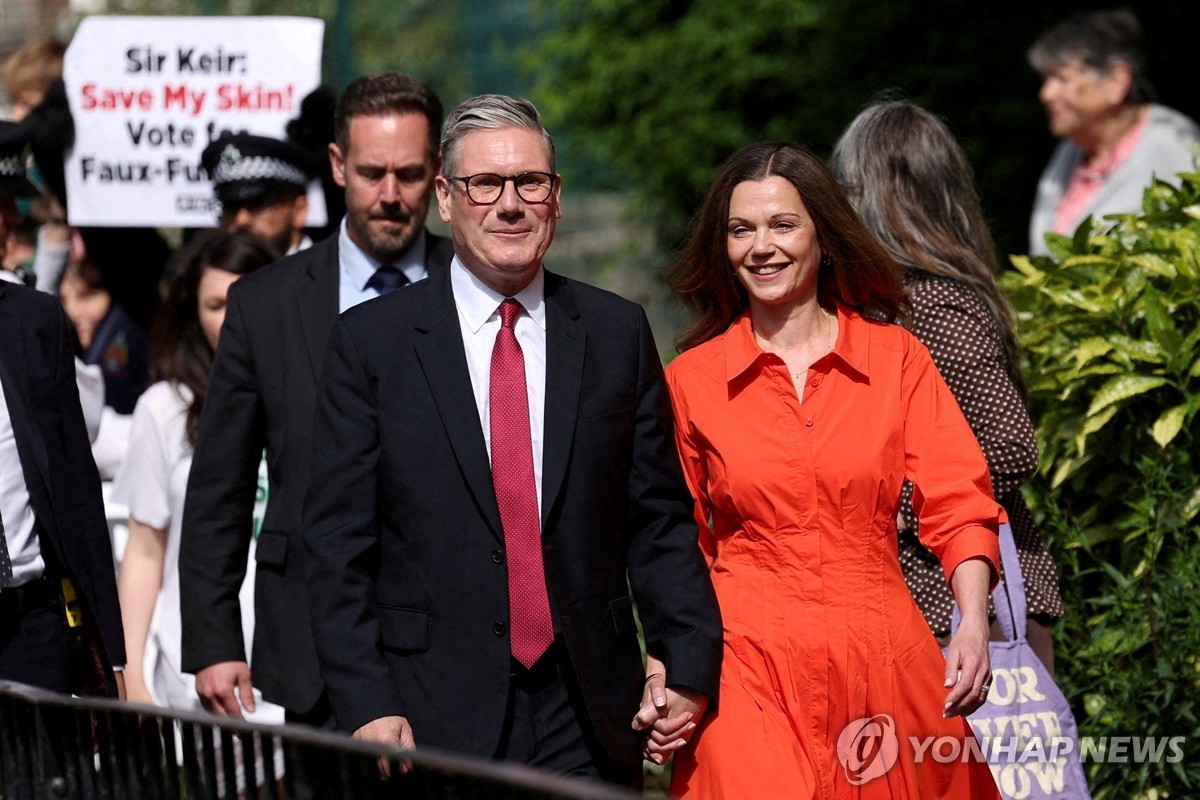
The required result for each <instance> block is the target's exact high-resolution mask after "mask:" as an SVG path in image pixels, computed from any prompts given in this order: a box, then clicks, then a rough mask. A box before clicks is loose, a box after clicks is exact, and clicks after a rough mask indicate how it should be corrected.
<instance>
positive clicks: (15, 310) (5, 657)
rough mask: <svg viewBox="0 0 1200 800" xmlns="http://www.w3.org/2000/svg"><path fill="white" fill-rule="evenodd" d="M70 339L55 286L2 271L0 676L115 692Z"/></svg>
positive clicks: (117, 646)
mask: <svg viewBox="0 0 1200 800" xmlns="http://www.w3.org/2000/svg"><path fill="white" fill-rule="evenodd" d="M71 341H72V333H71V325H70V323H69V322H68V321H67V319H66V316H65V315H64V314H63V310H62V306H61V305H60V304H59V302H58V299H57V298H55V297H52V296H50V295H46V294H42V293H40V292H37V291H34V290H33V289H29V288H26V287H24V286H19V285H15V284H12V283H9V282H7V281H5V282H0V395H2V397H3V399H2V401H0V522H2V524H3V530H2V531H0V679H6V680H14V681H19V682H21V683H27V684H32V685H34V686H40V687H43V688H46V689H51V690H53V691H57V692H63V693H73V692H79V691H84V690H87V691H95V692H99V693H107V694H109V695H112V696H120V697H124V694H125V692H124V683H123V682H122V680H121V676H120V673H119V672H117V673H115V674H114V672H113V667H114V666H116V667H123V666H124V664H125V636H124V632H123V630H122V627H121V609H120V606H119V605H118V602H117V586H116V574H115V571H114V569H113V555H112V547H111V544H110V541H109V536H108V523H107V522H106V520H105V517H104V503H103V500H102V499H101V495H100V476H99V474H98V473H97V472H96V464H95V462H94V461H93V460H92V451H91V445H90V444H89V442H88V435H87V429H86V426H85V425H84V421H83V412H82V411H81V410H80V406H79V393H78V390H77V389H76V386H75V360H74V357H73V355H72V350H71ZM66 581H69V585H68V584H67V583H66ZM93 656H95V657H96V660H98V662H99V663H98V664H95V663H94V659H93ZM94 667H99V668H100V670H99V671H98V672H96V673H95V674H93V668H94Z"/></svg>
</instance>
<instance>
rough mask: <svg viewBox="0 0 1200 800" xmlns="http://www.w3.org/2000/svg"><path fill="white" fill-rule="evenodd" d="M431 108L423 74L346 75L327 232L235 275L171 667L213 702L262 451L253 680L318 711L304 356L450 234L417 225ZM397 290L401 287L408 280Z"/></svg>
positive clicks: (199, 457) (243, 682)
mask: <svg viewBox="0 0 1200 800" xmlns="http://www.w3.org/2000/svg"><path fill="white" fill-rule="evenodd" d="M441 116H442V109H441V104H440V102H439V101H438V99H437V96H436V95H435V94H434V93H433V91H432V90H430V89H429V87H427V86H425V85H424V84H423V83H421V82H420V81H418V80H416V79H414V78H411V77H409V76H407V75H403V74H400V73H395V72H391V73H381V74H378V75H372V76H368V77H365V78H360V79H359V80H357V81H355V82H353V83H351V84H350V86H348V87H347V88H346V91H345V92H344V93H343V95H342V97H341V100H340V101H339V104H338V110H337V115H336V141H335V142H334V143H332V144H330V146H329V153H330V160H331V163H332V167H333V172H334V176H335V178H336V180H337V182H338V183H339V184H340V185H341V186H343V187H344V189H345V193H346V205H347V209H348V213H347V216H346V218H345V219H344V220H343V222H342V226H341V228H340V230H339V232H338V234H337V235H335V236H331V237H330V238H328V239H326V240H325V241H323V242H321V243H319V244H317V245H315V246H313V247H311V248H309V249H308V250H304V251H302V252H300V253H297V254H295V255H293V256H289V257H287V258H284V259H283V260H282V261H279V262H278V263H276V264H273V265H271V266H270V267H267V268H265V269H262V270H260V271H258V272H256V273H254V274H253V275H248V276H246V278H244V279H242V280H240V281H238V282H237V283H236V284H235V285H234V287H233V290H232V291H231V292H230V294H229V305H228V310H227V312H226V316H225V326H224V328H223V329H222V331H221V341H220V345H219V347H218V350H217V355H216V359H215V363H214V365H213V373H212V380H211V383H210V385H209V390H208V398H207V400H206V402H205V405H204V416H203V419H202V420H201V424H200V430H199V434H198V438H197V442H196V453H195V458H194V460H193V462H192V470H191V475H190V477H189V480H188V488H187V500H186V503H185V507H184V515H183V533H182V538H181V551H180V566H179V572H180V590H181V610H182V617H183V667H184V669H185V670H187V671H189V672H194V673H195V674H196V690H197V692H198V693H199V694H200V697H201V700H202V701H203V703H204V705H205V706H206V707H207V708H209V709H210V710H212V711H215V712H217V713H220V714H228V715H230V716H241V710H240V705H239V703H240V704H243V705H246V706H248V707H252V704H253V695H252V692H251V689H252V684H251V673H250V670H249V667H248V666H247V663H246V661H247V660H246V654H245V653H244V652H243V645H242V628H241V616H240V613H239V608H238V600H237V594H238V587H239V586H240V585H241V583H242V580H243V579H244V577H245V574H246V554H247V549H248V547H249V544H250V540H251V536H252V523H251V515H252V511H253V507H254V500H255V491H256V487H257V478H256V476H257V473H258V465H259V460H260V458H261V457H262V453H263V450H264V448H265V450H266V458H267V473H268V479H269V497H268V500H267V510H266V518H265V520H264V522H263V527H262V532H261V534H260V536H259V538H258V545H257V548H256V552H257V555H256V559H257V569H256V585H255V595H256V602H255V606H256V610H257V621H256V632H255V637H254V648H253V650H254V652H253V663H254V679H253V680H254V683H256V684H257V685H258V686H259V688H260V689H262V692H263V696H264V697H266V698H267V699H268V700H271V701H272V702H274V703H278V704H279V705H282V706H283V707H284V709H285V710H286V711H287V714H288V718H289V719H290V720H292V721H299V722H306V723H309V724H313V725H323V724H326V723H327V722H328V721H329V719H330V710H329V705H328V701H327V700H325V698H324V691H323V685H322V681H321V676H320V674H319V672H318V669H317V656H316V650H315V647H314V645H313V640H312V628H311V626H310V625H309V620H308V607H307V605H306V603H305V594H306V592H307V586H306V583H305V573H304V548H303V545H302V543H301V540H300V513H301V504H302V502H303V500H304V491H305V488H306V486H307V484H308V463H309V451H310V448H309V435H310V432H311V430H312V413H313V403H314V399H315V387H316V378H317V371H318V369H319V367H320V364H321V356H322V353H323V352H324V349H325V341H326V339H327V338H328V336H329V332H330V330H331V329H332V328H333V325H334V321H335V320H336V319H337V316H338V313H339V312H340V311H344V310H345V309H346V308H348V307H350V306H352V305H354V304H356V303H358V302H361V301H362V300H365V299H369V298H371V297H375V296H378V295H379V294H381V293H383V292H387V291H390V290H392V289H394V288H397V287H398V286H400V285H402V284H405V283H413V282H417V281H421V280H422V279H423V278H425V276H426V275H427V274H428V275H437V274H438V273H439V272H440V271H442V270H444V269H445V265H446V264H447V263H448V262H449V260H450V257H451V256H452V255H453V251H452V246H451V244H450V242H449V240H447V239H444V238H441V237H437V236H433V235H432V234H429V233H428V232H426V230H425V227H424V224H425V217H426V212H427V210H428V207H429V198H430V193H431V189H432V186H433V180H434V176H435V175H436V173H437V169H438V165H439V163H440V161H439V155H438V131H439V129H440V125H441ZM406 291H407V290H406Z"/></svg>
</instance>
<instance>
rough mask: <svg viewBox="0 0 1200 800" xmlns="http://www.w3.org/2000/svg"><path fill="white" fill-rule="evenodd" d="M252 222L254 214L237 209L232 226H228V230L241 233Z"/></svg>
mask: <svg viewBox="0 0 1200 800" xmlns="http://www.w3.org/2000/svg"><path fill="white" fill-rule="evenodd" d="M252 222H254V214H252V213H251V212H250V209H248V208H239V209H238V210H237V213H236V214H234V215H233V224H232V225H230V226H229V229H230V230H233V231H242V230H245V229H246V228H249V227H250V224H251V223H252Z"/></svg>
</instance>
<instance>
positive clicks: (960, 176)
mask: <svg viewBox="0 0 1200 800" xmlns="http://www.w3.org/2000/svg"><path fill="white" fill-rule="evenodd" d="M831 166H832V167H833V170H834V173H835V174H836V175H837V176H838V180H839V181H840V182H841V183H842V186H843V187H844V189H845V190H846V193H847V195H848V196H849V198H850V200H851V202H852V203H853V204H854V205H855V207H856V208H857V209H858V212H859V214H860V215H861V216H862V218H863V221H864V222H865V223H866V225H867V228H869V229H870V230H871V232H872V233H873V234H874V235H875V237H876V238H877V239H878V240H879V241H880V243H881V244H882V245H883V247H884V249H885V250H887V252H888V254H889V255H890V256H891V257H892V258H893V259H895V260H896V261H897V262H898V263H900V264H901V265H903V266H904V267H905V272H906V274H907V281H908V292H909V301H910V303H911V305H912V323H911V327H912V332H913V333H914V334H915V335H916V336H917V338H919V339H920V340H921V342H922V343H923V344H924V345H925V346H926V347H927V348H929V352H930V353H931V354H932V356H933V360H934V363H935V364H936V365H937V368H938V370H939V371H940V372H941V373H942V377H943V378H944V379H945V381H946V383H947V384H948V385H949V387H950V389H951V391H952V392H953V393H954V396H955V398H956V399H957V400H958V404H959V406H960V407H961V408H962V411H963V414H964V416H966V418H967V421H968V422H969V423H970V425H971V429H972V430H973V431H974V432H975V436H976V438H977V439H978V440H979V444H980V446H981V447H982V448H983V452H984V455H985V456H986V457H987V461H988V467H989V469H990V471H991V476H992V488H993V491H994V492H995V496H996V499H997V500H998V501H999V502H1000V504H1001V505H1003V506H1004V509H1005V510H1006V511H1007V512H1008V516H1009V520H1010V522H1011V523H1012V530H1013V536H1014V538H1015V539H1016V543H1017V552H1018V555H1019V556H1020V563H1021V570H1022V572H1023V573H1024V577H1025V584H1026V585H1025V594H1026V597H1027V598H1028V603H1029V642H1030V644H1031V645H1032V646H1033V649H1034V650H1035V652H1037V654H1038V656H1039V657H1040V658H1041V659H1042V661H1043V662H1044V663H1045V664H1046V667H1047V669H1048V670H1050V672H1051V673H1052V674H1053V671H1054V651H1053V644H1052V642H1051V638H1050V628H1049V626H1050V624H1051V623H1052V622H1053V621H1054V620H1055V619H1058V618H1061V617H1062V616H1063V607H1062V597H1061V596H1060V594H1059V588H1058V575H1057V571H1056V569H1055V565H1054V561H1053V559H1052V558H1051V556H1050V552H1049V551H1048V550H1047V548H1046V542H1045V540H1044V539H1043V538H1042V535H1041V533H1040V532H1039V531H1038V529H1037V527H1036V526H1035V525H1034V521H1033V516H1032V515H1031V514H1030V512H1029V509H1028V508H1027V507H1026V505H1025V502H1024V500H1023V499H1022V497H1021V484H1023V483H1024V482H1025V481H1026V480H1027V479H1028V478H1029V477H1030V476H1031V475H1032V474H1033V473H1034V471H1035V470H1036V469H1037V441H1036V439H1035V438H1034V432H1033V424H1032V422H1031V421H1030V418H1029V412H1028V410H1027V408H1026V405H1025V387H1024V382H1023V380H1022V378H1021V374H1020V369H1019V366H1018V362H1017V335H1016V324H1015V321H1014V318H1013V313H1012V310H1011V308H1010V307H1009V304H1008V301H1007V299H1006V298H1005V297H1004V295H1003V294H1002V292H1001V291H1000V288H999V286H998V284H997V282H996V272H997V268H998V264H997V257H996V251H995V245H994V244H993V242H992V237H991V234H990V233H989V232H988V229H987V225H986V224H985V222H984V218H983V211H982V209H981V207H980V203H979V197H978V195H977V194H976V192H975V187H974V184H973V182H972V178H971V169H970V167H969V166H968V164H967V160H966V157H965V156H964V155H963V152H962V150H961V148H960V147H959V146H958V143H957V142H956V141H955V139H954V135H953V134H952V133H951V132H950V130H949V129H948V128H947V127H946V125H945V124H944V123H943V122H942V121H941V120H939V119H938V118H937V117H935V116H934V115H932V114H930V113H929V112H928V111H925V110H924V109H922V108H919V107H917V106H915V105H913V104H911V103H907V102H901V101H890V102H883V103H878V104H875V105H873V106H871V107H869V108H867V109H866V110H865V111H863V112H862V113H861V114H859V115H858V117H856V118H855V120H854V121H853V122H851V123H850V126H849V127H848V128H847V129H846V131H845V133H843V134H842V138H841V140H840V141H839V142H838V144H837V147H836V148H835V150H834V154H833V159H832V165H831ZM912 491H913V487H912V484H911V483H908V484H905V487H904V493H903V495H902V499H901V504H900V514H899V517H898V519H897V527H898V528H899V531H900V561H901V565H902V566H903V569H904V577H905V580H906V581H907V582H908V585H909V589H910V590H911V591H912V594H913V597H914V598H915V599H916V601H917V604H918V605H919V606H920V608H921V612H922V613H923V614H924V615H925V619H926V621H927V622H928V623H929V627H930V628H931V629H932V631H933V633H934V634H935V635H936V636H937V637H938V638H939V639H941V640H942V642H943V645H944V644H945V642H946V640H947V639H948V638H949V634H950V616H951V609H952V607H953V600H952V598H951V596H950V592H949V591H948V589H947V585H946V578H945V575H944V574H943V571H942V567H941V565H940V564H939V563H938V560H937V559H936V558H935V557H934V555H933V553H931V552H930V551H929V549H928V548H926V547H925V546H924V545H922V544H921V543H920V540H919V538H918V534H919V531H918V530H917V520H916V517H915V516H914V515H913V511H912V504H911V497H912Z"/></svg>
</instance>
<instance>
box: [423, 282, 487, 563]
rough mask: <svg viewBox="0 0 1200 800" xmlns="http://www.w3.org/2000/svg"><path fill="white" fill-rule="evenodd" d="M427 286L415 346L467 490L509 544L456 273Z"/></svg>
mask: <svg viewBox="0 0 1200 800" xmlns="http://www.w3.org/2000/svg"><path fill="white" fill-rule="evenodd" d="M426 280H428V281H429V283H430V286H429V295H430V300H429V307H428V309H427V311H426V313H425V314H424V315H423V316H422V317H421V319H419V320H418V322H417V323H416V328H417V333H418V334H419V335H418V337H417V340H416V345H415V349H416V355H417V360H418V361H419V362H420V364H421V370H422V372H423V373H424V375H425V380H426V381H427V382H428V383H429V391H430V393H431V394H432V396H433V402H434V404H435V405H436V406H437V410H438V416H439V417H441V420H442V426H443V427H444V428H445V430H446V438H447V439H449V440H450V446H451V448H452V449H453V450H454V456H455V458H456V459H457V460H458V465H459V468H460V469H461V470H462V473H463V478H464V480H465V481H466V484H467V488H468V490H469V491H470V492H471V495H472V496H473V497H474V498H475V503H476V504H477V505H478V507H479V509H480V511H481V512H482V513H483V515H484V517H485V518H486V519H487V521H488V525H490V526H491V528H492V533H493V534H494V535H495V536H496V538H497V539H499V540H500V541H503V539H504V531H503V528H502V527H501V525H500V510H499V508H498V507H497V505H496V493H495V490H494V489H493V487H492V468H491V464H489V463H488V456H487V445H486V444H485V442H484V440H483V431H482V429H481V428H480V427H479V411H478V409H476V407H475V393H474V391H473V390H472V388H471V377H470V373H469V371H468V369H467V354H466V350H465V349H464V348H463V341H462V331H461V329H460V328H459V325H458V315H457V313H456V311H455V305H454V295H453V292H452V291H451V289H450V271H449V270H442V271H441V272H439V273H438V274H437V275H431V276H430V277H429V278H427V279H426Z"/></svg>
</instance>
